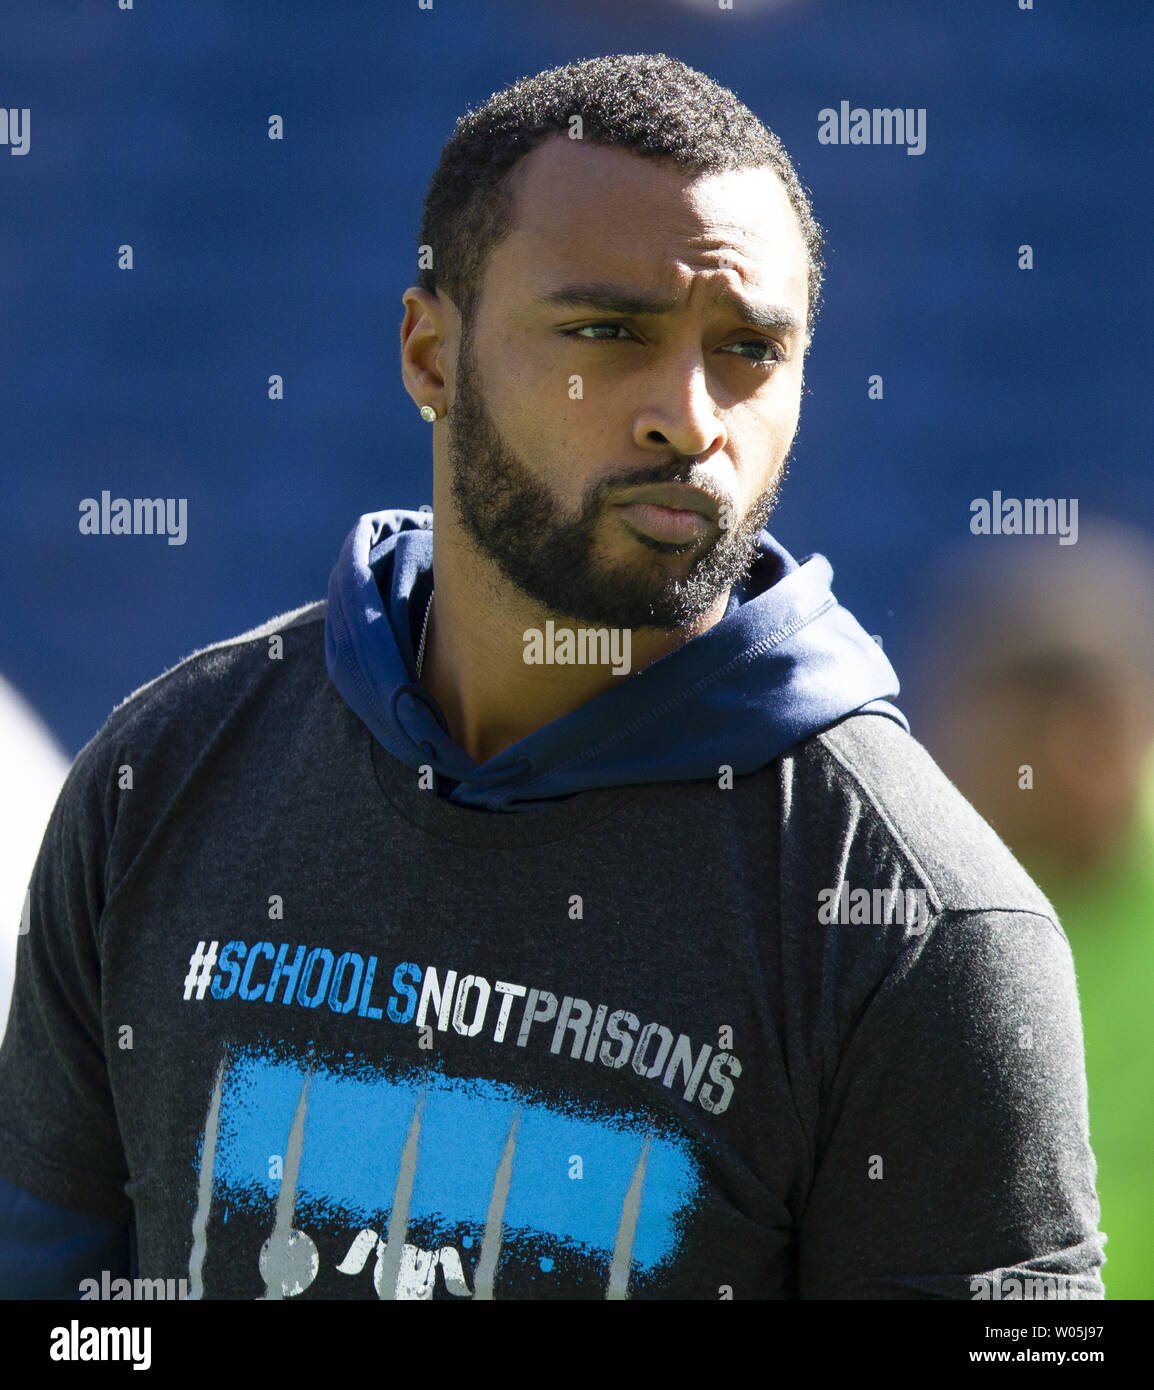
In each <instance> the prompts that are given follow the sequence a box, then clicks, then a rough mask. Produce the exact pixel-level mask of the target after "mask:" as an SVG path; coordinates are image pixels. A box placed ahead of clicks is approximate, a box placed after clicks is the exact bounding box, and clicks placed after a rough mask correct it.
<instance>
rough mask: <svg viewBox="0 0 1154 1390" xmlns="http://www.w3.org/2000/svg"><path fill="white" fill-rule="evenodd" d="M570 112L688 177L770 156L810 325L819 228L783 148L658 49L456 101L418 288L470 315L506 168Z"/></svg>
mask: <svg viewBox="0 0 1154 1390" xmlns="http://www.w3.org/2000/svg"><path fill="white" fill-rule="evenodd" d="M574 116H580V117H581V120H582V138H583V139H585V140H589V141H591V142H593V143H597V144H605V145H616V146H619V147H620V148H623V149H626V150H629V151H631V152H632V153H633V154H637V155H641V156H643V157H646V158H650V159H668V160H671V161H672V162H673V163H674V164H675V165H676V167H677V168H678V169H679V170H681V172H682V173H687V174H690V175H691V176H693V175H698V174H712V173H718V172H720V171H722V170H729V169H748V168H757V167H760V166H763V165H767V164H768V165H770V166H771V167H772V168H773V170H774V172H775V173H776V174H777V176H778V178H779V179H780V180H781V182H782V185H783V186H784V188H785V191H786V194H787V195H788V197H789V201H790V203H791V205H792V206H793V209H794V211H795V212H796V213H797V219H798V223H799V224H800V227H801V234H802V237H803V239H804V241H805V245H806V249H807V252H808V255H809V305H808V316H807V318H808V328H809V330H810V331H811V332H812V330H813V327H814V324H815V323H816V321H817V315H818V309H819V306H820V302H821V285H822V277H823V274H824V270H825V264H824V262H823V260H822V229H821V227H820V225H819V224H818V222H817V220H816V218H815V217H814V215H813V209H812V207H811V206H810V201H809V194H808V192H807V190H806V189H805V188H804V187H803V186H802V183H801V181H800V180H799V179H798V177H797V173H796V172H795V170H794V167H793V164H792V163H791V161H790V158H789V155H788V154H786V152H785V148H784V146H783V145H782V143H781V141H780V140H779V139H778V138H777V136H776V135H774V133H773V132H772V131H771V130H769V129H768V128H767V127H766V126H764V125H763V124H762V123H761V121H759V120H758V119H757V117H756V116H755V115H754V114H753V112H752V111H750V109H749V108H748V107H747V106H746V105H745V104H744V103H743V102H742V101H740V100H739V99H738V98H737V97H736V96H735V95H734V93H733V92H731V91H730V90H729V89H728V88H727V87H722V86H720V85H719V84H718V83H717V82H715V81H714V80H713V79H712V78H711V77H707V76H706V75H705V74H704V73H701V72H698V71H697V70H696V69H695V68H691V67H689V66H688V65H687V64H686V63H683V62H681V61H680V60H679V59H677V58H670V57H669V56H668V55H667V54H665V53H617V54H611V55H609V56H607V57H604V58H588V59H586V60H585V61H584V62H580V63H570V64H569V65H568V66H566V67H557V68H549V69H548V70H547V71H545V72H540V73H537V75H536V76H534V77H524V78H522V79H521V80H520V81H519V82H515V83H513V84H512V85H511V86H509V87H506V88H505V89H504V90H502V91H500V92H495V93H494V94H493V95H492V96H491V97H490V98H489V100H488V101H487V102H485V104H484V105H483V106H482V107H480V109H479V110H476V111H474V110H469V111H467V112H466V114H465V115H464V116H462V117H461V118H460V119H459V120H458V121H457V124H456V127H455V128H454V130H453V133H452V135H451V136H450V137H449V139H448V140H447V141H446V143H445V146H444V148H443V149H442V151H441V158H440V161H439V162H438V164H437V168H436V170H435V171H434V173H433V177H432V179H431V180H430V181H429V189H428V193H427V195H426V197H425V208H424V214H423V217H422V220H421V228H420V232H419V233H418V246H419V247H430V248H432V250H433V255H432V257H431V259H432V261H433V265H432V266H427V267H424V268H422V269H421V270H420V272H419V275H418V278H417V283H418V285H419V286H420V287H421V288H422V289H424V290H429V291H431V292H436V291H437V289H438V288H441V289H443V290H444V292H445V293H446V294H447V295H448V296H449V298H450V299H451V300H452V301H453V303H454V304H455V305H456V306H457V307H458V309H459V311H460V313H461V316H462V319H463V321H464V323H465V324H466V325H468V324H470V323H471V322H472V319H473V315H474V312H475V309H476V304H477V298H478V295H479V293H480V288H481V283H482V280H483V276H484V270H485V264H486V262H487V260H488V258H489V255H490V253H491V252H492V251H493V249H494V247H496V246H497V244H498V243H499V242H500V241H501V240H502V239H503V238H504V237H506V236H507V235H508V234H509V232H510V231H511V230H512V228H513V214H514V206H513V188H512V187H511V181H510V180H509V178H508V177H507V176H508V174H509V172H510V170H512V168H513V167H514V165H515V164H516V163H517V162H518V160H520V159H521V158H522V157H523V156H525V155H527V154H528V153H529V152H530V151H531V150H533V149H535V148H536V147H537V146H538V145H539V144H541V142H542V141H543V140H546V139H548V138H549V137H550V136H553V135H557V134H563V135H568V133H569V131H570V128H571V127H570V122H571V120H572V118H573V117H574Z"/></svg>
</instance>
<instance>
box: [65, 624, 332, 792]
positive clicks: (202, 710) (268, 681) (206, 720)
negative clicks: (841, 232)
mask: <svg viewBox="0 0 1154 1390" xmlns="http://www.w3.org/2000/svg"><path fill="white" fill-rule="evenodd" d="M324 613H325V604H324V601H323V600H318V601H315V602H313V603H309V604H305V605H303V606H301V607H300V608H294V609H291V610H289V611H288V612H285V613H281V614H278V615H277V616H276V617H273V618H270V619H268V621H267V622H264V623H261V624H260V625H259V626H258V627H254V628H251V629H249V630H248V631H246V632H242V633H239V634H237V635H236V636H234V637H229V638H226V639H224V640H222V641H219V642H213V643H210V644H209V645H207V646H204V647H199V648H197V649H196V650H195V651H193V652H191V653H189V655H188V656H186V657H184V658H183V659H182V660H180V661H179V662H177V663H176V664H175V665H174V666H172V667H170V668H169V669H168V670H166V671H164V672H162V673H161V674H160V675H158V676H156V677H154V678H153V679H152V680H150V681H147V682H146V683H145V684H144V685H142V686H139V687H138V688H137V689H136V690H134V691H133V692H132V693H131V694H130V695H128V696H126V698H125V699H123V700H121V701H120V703H119V704H118V705H116V706H115V708H114V709H113V710H112V712H111V713H110V714H109V716H108V718H107V719H106V720H105V722H104V724H103V726H102V727H101V728H100V729H99V731H98V732H97V733H96V734H95V735H93V737H92V738H91V739H90V740H89V741H88V743H86V744H85V746H84V747H83V748H82V749H81V750H80V752H79V753H78V754H77V756H76V759H75V761H74V763H73V766H72V769H71V770H70V773H69V777H68V781H67V782H66V784H65V786H66V790H67V792H68V793H69V794H71V795H72V796H77V795H81V794H82V790H81V789H82V788H83V789H86V792H87V796H86V798H85V799H88V798H93V799H95V800H99V801H103V802H104V805H105V810H106V812H107V811H110V810H111V808H112V806H114V805H119V804H120V803H121V798H120V797H118V795H117V792H118V791H120V790H123V789H124V788H125V787H126V786H127V787H133V786H136V785H137V783H136V782H135V780H134V778H135V776H136V774H137V773H138V772H139V771H140V770H141V768H142V767H144V766H148V767H149V768H150V769H151V771H152V774H153V775H152V777H151V778H150V781H151V782H152V784H153V785H154V786H157V787H158V786H159V784H160V783H162V782H167V783H168V784H169V785H170V786H171V785H173V783H174V780H179V779H180V778H181V776H182V775H183V773H184V772H186V771H187V770H188V769H189V768H190V767H191V766H193V765H194V764H195V763H196V762H197V761H198V760H199V759H200V758H201V757H202V756H203V754H204V751H205V750H206V749H207V748H210V747H212V746H213V745H214V744H216V743H219V742H221V741H223V740H226V739H228V738H229V737H230V735H232V734H235V733H237V732H239V730H240V728H241V726H242V723H243V722H244V721H246V720H251V717H252V712H253V710H254V707H256V706H260V705H265V704H268V703H269V702H272V703H273V704H274V705H275V704H278V703H279V704H281V705H282V706H284V707H285V708H291V707H293V706H296V705H299V703H300V701H301V698H302V695H303V694H304V692H306V691H309V690H312V691H323V688H324V684H325V682H324V676H325V655H324V636H323V633H324ZM145 799H147V798H145ZM89 804H91V802H90V803H89Z"/></svg>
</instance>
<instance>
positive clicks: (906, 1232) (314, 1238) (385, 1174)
mask: <svg viewBox="0 0 1154 1390" xmlns="http://www.w3.org/2000/svg"><path fill="white" fill-rule="evenodd" d="M323 611H324V610H323V605H322V604H314V605H310V606H309V607H308V608H306V609H304V610H298V611H297V612H296V613H294V614H289V615H285V616H284V617H282V618H279V619H274V620H273V621H272V622H270V623H269V624H267V625H265V627H263V628H260V629H257V630H255V631H254V632H252V633H248V634H245V635H243V636H242V637H239V638H236V639H234V640H232V641H231V642H227V643H222V644H219V645H217V646H214V647H210V648H207V649H205V650H203V651H201V652H198V653H196V654H194V655H193V656H191V657H190V658H188V659H187V660H186V661H184V662H182V663H181V664H180V665H179V666H177V667H176V668H175V669H173V670H172V671H170V672H168V673H166V674H165V675H164V676H161V677H160V678H158V679H157V680H156V681H153V682H152V683H150V684H149V685H147V686H145V687H144V688H143V689H142V690H140V691H138V692H137V693H136V694H135V695H134V696H132V697H131V698H130V699H129V700H128V701H126V702H125V703H124V704H122V705H121V706H119V707H118V708H117V710H116V711H115V712H114V713H113V714H112V716H111V717H110V718H109V720H108V722H107V724H106V725H105V727H104V728H103V729H102V730H101V732H100V733H99V734H98V735H97V736H96V737H95V738H94V739H93V740H92V741H91V742H90V743H89V744H88V745H87V746H86V747H85V748H84V749H83V750H82V752H81V753H80V755H79V756H78V758H77V760H76V763H75V765H74V767H73V769H72V771H71V773H70V775H69V778H68V781H67V783H66V785H65V788H64V790H63V792H62V793H61V796H60V799H59V801H58V803H57V806H56V809H55V811H54V813H53V816H52V820H51V822H50V825H49V828H48V831H47V834H46V837H45V841H44V846H43V849H42V851H41V854H40V858H39V861H38V863H37V866H36V870H35V873H34V876H33V880H32V887H31V917H30V930H29V932H28V934H27V935H25V936H23V937H22V938H21V939H20V945H19V955H18V963H17V977H16V985H15V991H14V995H13V1002H12V1011H11V1016H10V1020H9V1026H8V1031H7V1034H6V1036H5V1039H4V1043H3V1048H2V1049H0V1175H2V1176H3V1177H5V1178H6V1179H8V1180H9V1181H10V1182H13V1183H16V1184H17V1185H19V1186H21V1187H23V1188H25V1189H27V1190H28V1191H29V1192H31V1193H33V1194H34V1195H36V1196H38V1197H40V1198H42V1199H43V1200H46V1201H49V1202H54V1203H57V1204H59V1205H62V1206H66V1207H71V1208H75V1209H76V1210H77V1211H84V1212H89V1213H93V1214H96V1215H99V1216H103V1217H107V1218H112V1219H119V1220H123V1221H125V1222H129V1221H134V1222H135V1223H136V1227H137V1239H138V1249H139V1259H140V1271H139V1272H140V1274H141V1276H142V1277H146V1278H166V1279H168V1278H173V1279H180V1278H187V1279H188V1280H189V1287H190V1290H191V1292H192V1293H193V1295H194V1296H202V1297H207V1298H239V1299H252V1298H259V1297H274V1298H279V1297H298V1298H304V1299H308V1298H370V1299H375V1298H378V1297H382V1298H394V1297H399V1298H428V1297H434V1298H438V1299H439V1298H465V1297H470V1296H472V1297H477V1298H487V1297H495V1298H617V1297H623V1296H627V1297H630V1298H698V1299H711V1300H712V1299H718V1298H724V1297H733V1298H794V1297H802V1298H930V1297H945V1298H953V1299H970V1298H974V1297H979V1296H985V1295H988V1294H989V1293H990V1291H991V1289H992V1288H993V1285H994V1284H995V1283H997V1284H998V1286H999V1287H998V1289H997V1291H996V1292H994V1294H993V1296H995V1297H999V1296H1000V1297H1013V1296H1015V1295H1014V1293H1013V1292H1012V1290H1013V1287H1014V1284H1013V1281H1014V1280H1016V1279H1017V1280H1020V1279H1024V1278H1028V1277H1030V1276H1037V1277H1041V1276H1047V1277H1048V1278H1049V1279H1050V1281H1051V1286H1053V1287H1056V1288H1057V1290H1058V1294H1057V1296H1060V1297H1075V1298H1086V1299H1095V1298H1097V1299H1100V1298H1102V1297H1103V1289H1102V1283H1101V1279H1100V1277H1099V1267H1100V1265H1101V1263H1102V1236H1101V1235H1100V1233H1099V1232H1098V1229H1097V1223H1098V1216H1099V1209H1098V1202H1097V1198H1096V1195H1095V1190H1094V1177H1095V1165H1094V1159H1093V1155H1092V1153H1091V1150H1090V1146H1089V1141H1088V1132H1087V1107H1086V1090H1085V1070H1084V1063H1083V1049H1082V1033H1081V1023H1080V1018H1079V1011H1078V1001H1077V993H1076V989H1075V979H1074V970H1073V965H1072V961H1071V955H1070V950H1069V947H1068V944H1067V942H1066V939H1065V936H1064V935H1063V933H1062V931H1061V929H1060V927H1059V925H1058V923H1057V921H1056V918H1055V916H1054V913H1053V909H1052V908H1051V906H1050V904H1049V903H1048V902H1047V900H1046V899H1045V897H1044V896H1043V895H1042V894H1041V892H1040V891H1039V889H1038V888H1037V887H1036V886H1035V885H1034V884H1033V883H1032V881H1031V880H1030V879H1029V877H1028V876H1027V875H1026V873H1025V872H1024V871H1023V869H1022V868H1021V867H1020V866H1019V865H1018V864H1017V863H1016V861H1015V860H1014V859H1013V857H1012V856H1011V855H1010V853H1009V851H1008V850H1007V849H1006V847H1005V846H1004V845H1003V844H1002V843H1001V841H1000V840H999V839H998V838H997V837H996V835H995V834H994V833H993V831H992V830H991V829H990V828H989V827H988V826H987V825H986V824H985V823H984V822H983V821H982V820H981V819H980V818H979V817H978V815H977V814H976V813H975V811H974V810H973V809H972V808H971V807H970V806H969V804H968V803H967V802H966V801H965V800H964V799H963V798H962V797H961V795H960V794H959V793H958V792H957V791H956V790H955V789H954V788H953V787H952V785H951V784H950V783H949V782H948V781H947V780H946V778H945V777H944V776H943V774H942V773H941V772H940V771H939V770H938V768H937V767H936V765H935V764H934V763H933V761H932V760H931V759H930V757H929V756H928V754H927V753H926V752H925V750H924V749H923V748H922V747H921V745H920V744H919V743H917V742H916V740H914V739H913V738H911V737H910V736H909V735H908V734H906V733H905V732H904V731H903V730H902V729H901V728H900V727H899V726H898V725H896V724H895V723H894V722H893V721H892V720H890V719H887V718H884V717H880V716H878V715H856V716H851V717H849V718H847V719H845V720H843V721H842V722H841V723H840V724H838V725H837V726H835V727H834V728H832V729H829V730H827V731H826V732H824V733H821V734H819V735H816V736H814V737H811V738H807V739H805V740H804V741H803V742H802V743H800V744H799V745H797V746H796V747H795V748H794V749H792V750H790V751H789V752H788V753H786V754H785V755H783V756H782V757H780V758H778V759H776V760H775V761H773V762H772V763H770V764H769V765H768V766H766V767H765V768H763V769H762V770H761V771H759V772H756V773H753V774H749V775H746V776H739V777H737V778H735V779H733V783H732V785H729V783H728V779H727V778H725V776H724V775H722V776H719V777H718V778H717V779H706V780H695V781H688V782H680V783H672V784H670V783H664V784H655V785H647V786H634V787H625V788H613V789H606V790H603V791H591V792H585V793H581V794H579V795H576V796H571V797H568V798H563V799H559V800H558V801H557V803H556V804H555V805H553V806H551V807H549V808H547V809H544V810H540V811H535V812H532V813H522V814H518V815H508V814H500V813H495V812H488V811H478V810H472V809H464V808H460V807H457V806H454V805H451V804H449V803H448V802H446V801H445V800H444V799H443V798H442V797H439V796H438V795H437V794H436V792H435V791H433V790H429V789H427V788H425V787H423V786H422V784H421V778H420V775H419V773H418V771H416V770H415V769H413V768H410V767H407V766H405V765H404V764H402V763H401V762H399V761H398V760H397V759H396V758H395V757H393V756H392V755H391V754H389V753H388V752H386V751H385V750H384V749H383V748H382V747H381V746H380V745H379V744H378V743H377V742H376V741H375V740H374V739H373V737H372V735H371V734H370V733H369V731H368V730H367V728H366V727H365V726H364V724H362V723H361V721H360V720H359V718H358V717H357V716H356V715H355V714H354V713H353V712H352V711H351V710H350V709H349V708H348V706H347V705H346V704H345V703H344V701H343V700H342V699H341V697H340V695H339V694H338V692H337V691H336V689H335V688H334V686H333V685H332V683H331V682H330V680H329V678H328V675H327V672H326V669H325V659H324V647H323ZM277 633H279V634H281V636H282V637H283V651H281V652H280V653H279V655H277V654H276V645H275V643H270V640H269V639H270V635H272V634H277ZM94 1273H96V1274H98V1273H99V1272H98V1271H95V1272H94ZM983 1279H985V1280H986V1282H985V1283H984V1284H983V1282H982V1280H983ZM1004 1281H1009V1282H1008V1283H1007V1282H1004ZM1007 1289H1009V1290H1011V1291H1010V1292H1006V1290H1007Z"/></svg>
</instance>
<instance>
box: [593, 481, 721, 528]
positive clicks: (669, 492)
mask: <svg viewBox="0 0 1154 1390" xmlns="http://www.w3.org/2000/svg"><path fill="white" fill-rule="evenodd" d="M638 503H644V504H648V505H649V506H653V507H659V508H661V509H662V510H663V511H673V512H696V514H697V515H698V516H703V517H705V519H706V520H707V521H711V522H716V521H717V518H718V508H717V503H716V502H715V501H714V500H713V498H712V497H710V496H709V494H708V493H706V492H702V491H701V489H700V488H696V487H691V486H690V485H689V484H688V483H657V484H654V485H653V486H652V487H642V488H638V489H637V491H636V492H634V493H633V494H632V495H631V496H630V497H629V499H628V500H627V501H625V502H619V503H618V504H617V505H618V506H620V507H632V506H635V505H636V504H638Z"/></svg>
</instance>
